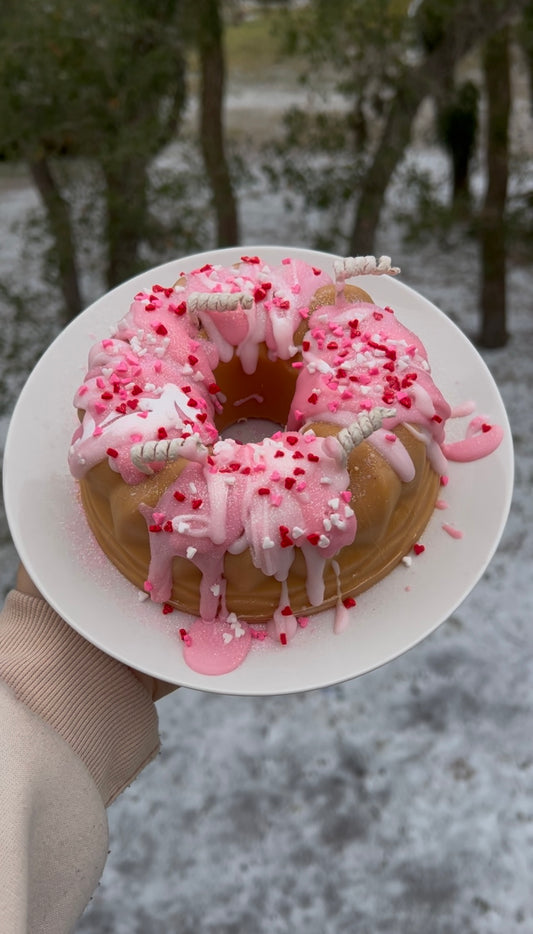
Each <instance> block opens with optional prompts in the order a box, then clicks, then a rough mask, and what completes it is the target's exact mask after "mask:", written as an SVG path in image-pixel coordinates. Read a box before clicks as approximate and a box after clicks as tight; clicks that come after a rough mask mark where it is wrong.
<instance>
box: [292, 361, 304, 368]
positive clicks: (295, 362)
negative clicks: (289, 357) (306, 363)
mask: <svg viewBox="0 0 533 934" xmlns="http://www.w3.org/2000/svg"><path fill="white" fill-rule="evenodd" d="M292 367H293V369H294V370H301V369H302V367H303V363H302V361H301V360H295V361H294V363H293V364H292Z"/></svg>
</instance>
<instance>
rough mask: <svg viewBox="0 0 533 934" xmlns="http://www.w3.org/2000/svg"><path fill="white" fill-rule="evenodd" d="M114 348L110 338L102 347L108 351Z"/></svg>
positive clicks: (104, 341) (103, 342)
mask: <svg viewBox="0 0 533 934" xmlns="http://www.w3.org/2000/svg"><path fill="white" fill-rule="evenodd" d="M112 346H113V341H112V340H111V339H110V338H109V337H107V338H106V339H105V340H103V341H102V347H104V348H105V349H106V350H107V349H108V348H109V347H112Z"/></svg>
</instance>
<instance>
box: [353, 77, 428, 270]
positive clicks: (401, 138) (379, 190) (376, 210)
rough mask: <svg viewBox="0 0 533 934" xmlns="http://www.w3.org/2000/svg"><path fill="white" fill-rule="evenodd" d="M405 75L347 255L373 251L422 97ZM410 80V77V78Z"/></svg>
mask: <svg viewBox="0 0 533 934" xmlns="http://www.w3.org/2000/svg"><path fill="white" fill-rule="evenodd" d="M413 77H414V76H412V75H408V76H406V79H405V80H404V82H403V84H402V85H399V86H398V89H397V93H396V98H395V100H394V102H393V104H392V105H391V108H390V110H389V113H388V116H387V121H386V125H385V128H384V132H383V134H382V136H381V139H380V142H379V144H378V147H377V149H376V152H375V154H374V156H373V159H372V162H371V164H370V165H369V167H368V169H367V171H366V174H365V177H364V179H363V182H362V185H361V193H360V196H359V201H358V205H357V210H356V214H355V218H354V223H353V227H352V231H351V235H350V239H349V244H348V250H349V252H350V255H352V256H358V255H361V254H368V253H370V254H371V253H374V251H375V248H374V243H375V239H376V233H377V229H378V225H379V220H380V216H381V209H382V206H383V200H384V198H385V193H386V191H387V188H388V186H389V183H390V180H391V178H392V175H393V172H394V170H395V168H396V166H397V165H398V162H399V161H400V159H401V158H402V156H403V154H404V152H405V149H406V148H407V146H408V144H409V139H410V136H411V126H412V123H413V120H414V118H415V115H416V112H417V110H418V108H419V106H420V103H421V101H422V99H423V97H424V94H425V92H424V90H423V88H422V87H421V83H420V82H418V83H417V82H416V81H414V80H412V78H413ZM409 79H411V80H409Z"/></svg>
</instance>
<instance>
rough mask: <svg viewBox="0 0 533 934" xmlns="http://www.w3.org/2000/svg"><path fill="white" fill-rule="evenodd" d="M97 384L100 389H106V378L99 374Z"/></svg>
mask: <svg viewBox="0 0 533 934" xmlns="http://www.w3.org/2000/svg"><path fill="white" fill-rule="evenodd" d="M96 385H97V386H98V389H105V380H104V379H103V378H102V377H101V376H97V378H96Z"/></svg>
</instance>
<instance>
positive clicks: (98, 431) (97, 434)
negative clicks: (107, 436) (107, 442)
mask: <svg viewBox="0 0 533 934" xmlns="http://www.w3.org/2000/svg"><path fill="white" fill-rule="evenodd" d="M103 433H104V429H103V428H100V426H98V427H97V428H95V429H94V431H93V438H99V437H100V435H103Z"/></svg>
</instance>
